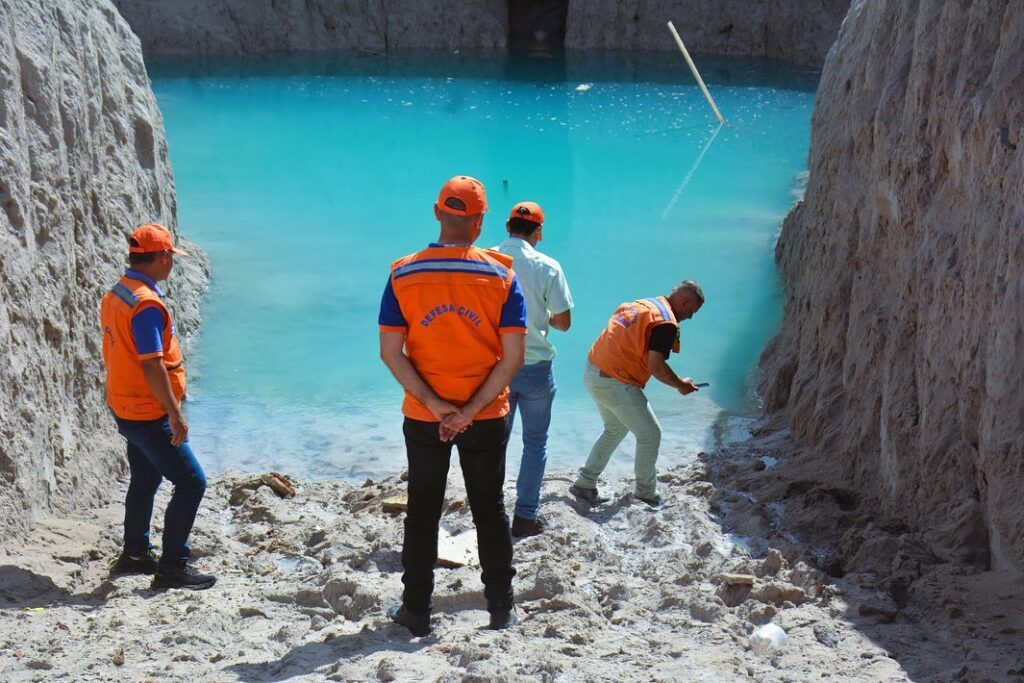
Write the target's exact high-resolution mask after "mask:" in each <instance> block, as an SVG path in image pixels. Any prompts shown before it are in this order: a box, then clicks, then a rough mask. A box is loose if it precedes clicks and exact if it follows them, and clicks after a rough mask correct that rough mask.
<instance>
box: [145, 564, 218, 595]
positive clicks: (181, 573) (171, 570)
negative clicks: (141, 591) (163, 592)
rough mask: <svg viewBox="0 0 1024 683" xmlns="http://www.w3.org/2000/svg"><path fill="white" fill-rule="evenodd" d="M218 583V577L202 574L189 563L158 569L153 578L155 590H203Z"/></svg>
mask: <svg viewBox="0 0 1024 683" xmlns="http://www.w3.org/2000/svg"><path fill="white" fill-rule="evenodd" d="M215 583H217V577H216V576H211V575H209V574H202V573H200V572H198V571H196V570H195V569H193V568H192V567H190V566H188V563H186V562H185V561H181V562H179V563H178V564H175V565H172V566H170V567H165V566H160V567H157V570H156V574H155V575H154V576H153V588H187V589H189V590H194V591H197V590H203V589H204V588H209V587H210V586H212V585H213V584H215Z"/></svg>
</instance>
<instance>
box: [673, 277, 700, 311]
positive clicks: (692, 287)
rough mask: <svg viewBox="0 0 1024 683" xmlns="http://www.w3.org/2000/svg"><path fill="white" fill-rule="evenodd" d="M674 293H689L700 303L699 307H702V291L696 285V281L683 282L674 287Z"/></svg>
mask: <svg viewBox="0 0 1024 683" xmlns="http://www.w3.org/2000/svg"><path fill="white" fill-rule="evenodd" d="M675 291H677V292H681V291H687V292H691V293H692V294H693V295H694V296H695V297H697V301H699V302H700V305H701V306H703V305H704V290H703V289H701V288H700V285H698V284H697V282H696V280H683V281H682V282H680V283H679V284H678V285H676V290H675Z"/></svg>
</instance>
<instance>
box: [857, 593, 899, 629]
mask: <svg viewBox="0 0 1024 683" xmlns="http://www.w3.org/2000/svg"><path fill="white" fill-rule="evenodd" d="M857 613H858V614H860V615H861V616H862V617H869V618H871V619H873V620H875V621H877V622H879V623H882V624H888V623H891V622H893V621H895V620H896V617H897V616H899V613H900V608H899V607H897V606H896V603H895V602H893V599H892V598H890V597H889V596H888V595H885V594H883V593H877V594H875V595H873V596H871V597H870V598H868V599H867V600H865V601H864V602H862V603H861V604H860V606H858V608H857Z"/></svg>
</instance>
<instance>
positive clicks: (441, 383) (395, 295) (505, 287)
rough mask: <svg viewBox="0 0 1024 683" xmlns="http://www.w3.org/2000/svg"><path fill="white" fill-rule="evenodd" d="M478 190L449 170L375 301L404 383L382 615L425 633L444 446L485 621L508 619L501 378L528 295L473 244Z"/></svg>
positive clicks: (498, 625) (508, 371)
mask: <svg viewBox="0 0 1024 683" xmlns="http://www.w3.org/2000/svg"><path fill="white" fill-rule="evenodd" d="M486 210H487V196H486V194H485V192H484V186H483V185H482V184H481V183H480V181H478V180H476V179H475V178H470V177H468V176H456V177H454V178H452V179H451V180H449V181H448V182H447V183H445V184H444V187H442V188H441V192H440V193H439V195H438V198H437V203H436V204H434V217H435V218H436V219H437V220H438V221H439V222H440V224H441V234H440V237H439V238H438V240H437V242H435V243H432V244H430V246H428V247H427V248H426V249H424V250H422V251H419V252H416V253H415V254H410V255H409V256H406V257H404V258H400V259H398V260H397V261H395V262H394V263H393V264H391V275H390V276H389V277H388V282H387V286H386V287H385V289H384V296H383V297H382V299H381V308H380V318H379V325H380V356H381V359H382V360H383V361H384V363H385V364H386V365H387V366H388V369H389V370H391V372H392V374H394V376H395V378H396V379H397V380H398V381H399V382H400V383H401V385H402V386H403V387H404V388H405V401H404V402H403V404H402V413H403V414H404V415H405V422H404V425H403V432H404V434H405V447H406V454H407V456H408V461H409V507H408V511H407V512H406V516H405V539H404V541H403V543H402V568H403V569H404V573H403V575H402V583H404V584H405V589H404V591H403V593H402V603H401V604H399V605H394V606H393V607H392V608H391V609H389V610H388V616H389V617H390V618H391V619H392V620H394V621H395V622H397V623H399V624H401V625H403V626H405V627H406V628H408V629H409V631H410V632H412V633H413V635H416V636H424V635H427V634H428V633H429V632H430V614H431V610H432V608H433V603H432V601H431V596H432V594H433V590H434V563H435V562H436V561H437V527H438V523H439V522H440V519H441V507H442V505H443V503H444V491H445V484H446V482H447V478H448V465H449V460H450V458H451V452H452V445H453V444H454V445H456V446H458V448H459V463H460V465H461V466H462V474H463V476H464V478H465V481H466V495H467V497H468V498H469V507H470V510H471V511H472V514H473V523H474V524H475V525H476V532H477V549H478V551H479V554H480V568H481V570H482V571H481V579H482V580H483V584H484V597H485V598H486V599H487V610H488V612H490V622H489V627H490V628H492V629H503V628H507V627H509V626H512V625H514V624H515V622H516V619H515V614H514V612H513V611H512V577H513V576H515V569H514V568H513V567H512V536H511V533H510V529H509V522H508V515H507V514H506V512H505V502H504V497H503V486H504V483H505V446H506V444H507V442H508V436H507V433H506V420H507V415H508V411H509V401H508V394H509V390H508V384H509V381H510V380H511V379H512V378H513V377H514V376H515V374H516V373H517V372H518V371H519V368H520V367H522V365H523V357H524V353H525V348H526V303H525V299H524V297H523V292H522V289H521V288H520V286H519V281H518V280H517V279H516V276H515V273H514V272H513V271H512V267H511V266H512V258H511V257H509V256H506V255H504V254H501V253H498V252H495V251H489V250H486V249H480V248H477V247H474V246H473V242H475V241H476V240H477V238H478V237H479V236H480V231H481V226H482V224H483V218H484V216H483V214H484V212H485V211H486Z"/></svg>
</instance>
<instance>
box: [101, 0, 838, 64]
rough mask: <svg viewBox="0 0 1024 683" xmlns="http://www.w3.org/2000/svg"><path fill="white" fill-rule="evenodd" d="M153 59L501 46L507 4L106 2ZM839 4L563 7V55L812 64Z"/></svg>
mask: <svg viewBox="0 0 1024 683" xmlns="http://www.w3.org/2000/svg"><path fill="white" fill-rule="evenodd" d="M114 2H115V4H116V5H117V6H118V8H119V9H120V11H121V13H122V14H123V15H124V17H125V18H126V19H127V20H128V22H129V23H130V24H131V26H132V28H133V29H134V31H135V32H136V33H137V34H138V35H139V37H140V38H141V39H142V47H143V49H144V50H145V51H146V52H147V54H148V53H153V54H215V55H235V54H254V53H266V52H296V51H307V50H312V51H318V50H346V49H351V50H366V51H370V52H387V51H388V50H392V49H401V48H439V49H455V48H474V47H479V48H502V47H505V46H506V44H507V42H508V33H509V2H508V0H467V1H465V2H456V0H429V1H427V2H417V3H401V2H396V1H395V0H377V1H373V0H302V1H300V0H213V1H207V0H162V1H161V2H153V1H152V0H114ZM849 4H850V2H849V0H766V1H764V2H749V0H718V1H714V2H713V1H711V0H567V2H566V37H565V46H566V47H567V48H569V49H581V50H588V49H606V50H607V49H624V50H675V49H677V48H676V46H675V43H674V42H673V40H672V37H671V35H670V34H669V33H668V31H667V29H666V28H665V22H667V21H668V20H669V19H672V20H673V22H674V23H675V25H676V28H677V29H678V30H679V32H680V33H681V34H682V36H683V39H684V41H686V43H687V47H688V49H690V51H691V52H709V53H716V54H735V55H751V56H755V57H769V58H773V59H783V60H786V61H791V62H797V63H801V64H810V65H815V66H820V65H821V63H822V62H823V61H824V59H825V53H827V52H828V49H829V47H830V46H831V45H832V42H833V41H834V40H835V37H836V33H837V32H838V30H839V24H840V23H842V21H843V17H844V16H845V14H846V9H847V8H848V7H849Z"/></svg>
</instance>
